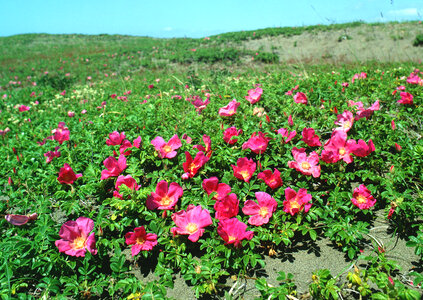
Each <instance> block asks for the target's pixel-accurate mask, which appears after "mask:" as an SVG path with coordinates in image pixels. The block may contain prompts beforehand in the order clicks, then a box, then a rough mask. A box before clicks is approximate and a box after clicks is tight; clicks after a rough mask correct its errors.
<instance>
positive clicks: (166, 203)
mask: <svg viewBox="0 0 423 300" xmlns="http://www.w3.org/2000/svg"><path fill="white" fill-rule="evenodd" d="M171 203H172V199H170V198H169V196H167V195H166V196H164V197H163V198H162V199H161V200H160V204H161V205H162V206H169V205H170V204H171Z"/></svg>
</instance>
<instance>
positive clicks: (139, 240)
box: [137, 236, 145, 245]
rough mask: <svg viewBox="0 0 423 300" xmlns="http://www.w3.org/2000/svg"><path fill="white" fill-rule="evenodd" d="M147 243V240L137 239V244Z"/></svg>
mask: <svg viewBox="0 0 423 300" xmlns="http://www.w3.org/2000/svg"><path fill="white" fill-rule="evenodd" d="M144 243H145V238H144V237H142V236H139V237H137V244H138V245H142V244H144Z"/></svg>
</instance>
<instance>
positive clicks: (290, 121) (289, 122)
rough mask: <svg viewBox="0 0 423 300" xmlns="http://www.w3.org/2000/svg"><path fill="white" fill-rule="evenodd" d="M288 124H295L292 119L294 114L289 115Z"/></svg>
mask: <svg viewBox="0 0 423 300" xmlns="http://www.w3.org/2000/svg"><path fill="white" fill-rule="evenodd" d="M288 125H289V126H294V121H293V120H292V116H291V115H289V116H288Z"/></svg>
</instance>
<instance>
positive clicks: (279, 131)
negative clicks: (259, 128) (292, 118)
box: [277, 128, 297, 144]
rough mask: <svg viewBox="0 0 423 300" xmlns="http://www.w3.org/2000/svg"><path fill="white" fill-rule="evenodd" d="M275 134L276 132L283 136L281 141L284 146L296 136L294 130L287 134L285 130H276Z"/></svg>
mask: <svg viewBox="0 0 423 300" xmlns="http://www.w3.org/2000/svg"><path fill="white" fill-rule="evenodd" d="M277 132H278V134H280V135H282V136H283V140H284V142H285V144H286V143H288V142H289V141H290V140H292V139H293V138H294V137H295V136H296V135H297V132H296V131H295V130H293V131H291V132H289V131H288V130H287V129H286V128H281V129H278V131H277ZM285 138H286V139H285Z"/></svg>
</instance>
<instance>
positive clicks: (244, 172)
mask: <svg viewBox="0 0 423 300" xmlns="http://www.w3.org/2000/svg"><path fill="white" fill-rule="evenodd" d="M239 174H241V176H242V178H244V180H245V179H247V178H248V177H250V173H248V171H247V170H244V171H241V172H239Z"/></svg>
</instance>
